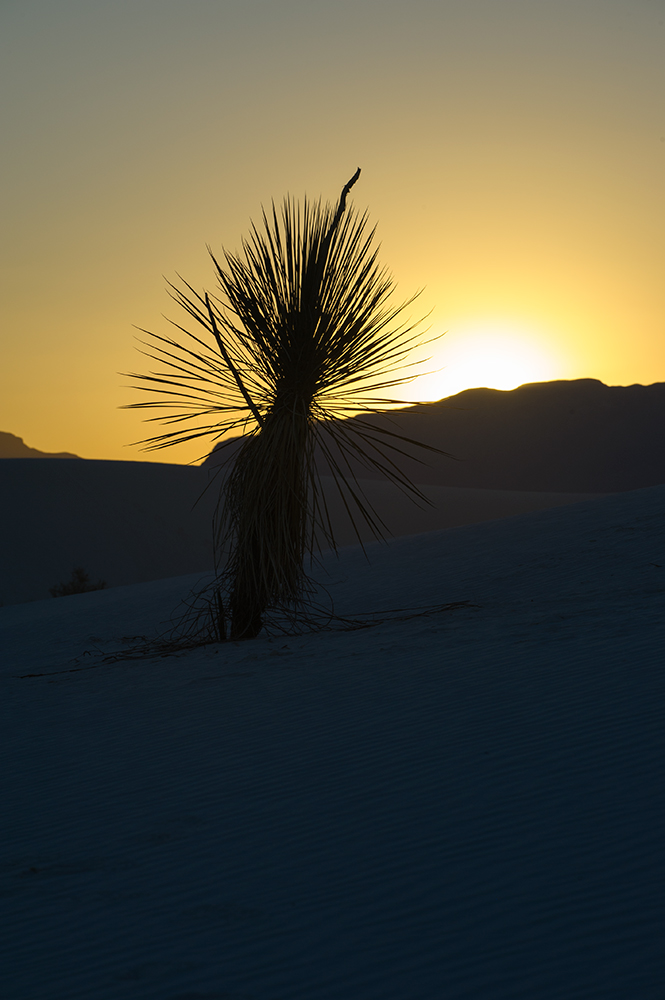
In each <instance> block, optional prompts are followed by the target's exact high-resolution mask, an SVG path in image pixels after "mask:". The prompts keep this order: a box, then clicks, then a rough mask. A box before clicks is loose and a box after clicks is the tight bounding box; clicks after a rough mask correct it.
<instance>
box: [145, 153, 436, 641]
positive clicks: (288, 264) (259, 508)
mask: <svg viewBox="0 0 665 1000" xmlns="http://www.w3.org/2000/svg"><path fill="white" fill-rule="evenodd" d="M359 175H360V170H359V169H358V170H357V171H356V173H355V174H354V176H353V177H352V178H351V180H350V181H349V182H348V183H347V184H346V185H345V187H344V188H343V190H342V193H341V196H340V199H339V202H338V203H337V205H336V206H334V207H331V206H330V205H327V204H326V205H322V204H321V202H316V203H314V204H312V203H310V202H308V201H307V200H305V202H304V203H303V205H302V207H300V206H299V205H298V204H297V203H295V202H293V201H292V200H291V199H289V198H287V199H286V200H285V201H284V204H283V207H282V210H281V213H278V211H277V209H276V207H275V205H274V203H273V205H272V211H271V213H270V214H269V215H268V214H266V213H265V212H264V213H263V219H262V223H263V224H262V226H261V227H260V228H259V227H256V226H252V229H251V233H250V236H249V238H248V239H247V240H244V241H243V242H242V249H241V252H240V253H239V254H232V253H228V252H226V251H224V252H223V255H222V257H221V259H220V258H219V257H216V256H215V255H214V253H213V252H212V250H210V248H209V252H210V256H211V258H212V262H213V264H214V268H215V272H216V278H217V285H218V287H217V290H216V294H212V293H208V292H205V291H204V292H202V293H199V292H197V291H196V290H195V289H194V288H193V287H192V286H191V285H190V284H188V283H187V282H186V281H184V280H183V279H179V280H180V284H179V285H177V286H176V285H173V284H170V285H169V287H170V294H171V296H172V298H173V299H174V300H175V301H176V302H177V303H178V304H179V305H180V306H181V307H182V308H183V309H184V311H185V312H186V313H187V314H188V315H189V317H190V319H191V320H194V321H195V323H196V324H198V326H197V327H195V328H194V329H198V333H193V332H192V331H191V330H190V329H188V328H186V327H185V326H181V325H180V324H177V323H174V324H173V325H174V326H175V327H176V329H177V330H178V331H179V334H178V335H177V336H176V337H164V336H159V335H157V334H154V333H150V331H142V332H144V333H147V334H148V335H149V337H150V340H149V341H148V342H145V341H144V342H143V343H144V345H145V346H146V347H147V348H148V350H147V351H144V352H143V353H145V354H146V355H147V356H148V357H150V358H152V359H153V360H156V361H158V362H160V363H161V367H160V369H159V370H158V371H151V372H149V373H148V374H144V375H142V374H134V375H133V376H132V377H134V378H136V379H138V380H139V382H138V386H137V387H138V388H141V389H144V390H146V391H152V392H153V394H155V398H152V399H150V400H149V401H146V402H139V403H133V404H130V406H132V407H139V408H145V407H149V408H154V409H158V410H160V413H159V414H158V415H157V416H155V417H152V418H150V419H152V420H157V421H161V422H162V423H163V424H166V425H168V426H170V427H171V428H175V429H171V430H168V431H166V432H164V433H160V434H159V435H157V436H155V437H150V438H147V439H146V440H145V441H143V442H141V443H142V444H143V445H144V446H145V448H146V449H147V450H155V449H160V448H166V447H169V446H171V445H174V444H178V443H182V442H184V441H190V440H192V439H194V438H199V437H210V438H212V439H213V440H214V441H222V439H224V440H223V441H222V447H224V445H225V443H228V442H229V435H232V434H233V432H234V431H235V432H236V435H237V434H238V432H241V433H242V435H243V437H242V440H241V444H240V447H239V448H237V450H236V451H235V454H234V457H233V461H232V464H231V463H230V464H231V468H230V470H229V471H228V474H227V475H226V477H225V479H224V481H223V485H222V488H221V492H220V499H219V502H218V505H217V511H216V515H215V522H214V538H215V562H216V575H217V600H216V606H217V615H218V634H219V635H220V637H224V636H225V635H226V626H225V621H226V619H227V618H228V617H230V622H231V630H230V638H231V639H242V638H250V637H253V636H255V635H257V633H258V632H259V630H260V629H261V626H262V620H263V616H264V614H265V612H266V609H268V608H269V607H274V606H279V605H287V604H289V603H292V602H296V601H298V599H299V598H300V597H301V596H302V593H303V588H304V585H305V581H306V573H305V561H306V557H307V555H310V556H313V555H314V553H315V551H316V549H317V548H320V547H321V546H332V547H333V548H334V547H335V538H334V532H333V529H332V525H331V521H330V517H329V514H328V509H327V506H326V499H325V496H324V494H323V490H322V487H321V481H320V475H321V474H331V475H332V477H333V479H334V482H335V484H336V486H337V489H338V490H339V491H340V493H341V495H342V498H343V500H344V505H345V507H346V510H347V511H348V513H349V516H350V517H351V519H352V521H353V524H354V527H355V529H356V532H357V534H358V538H359V540H360V532H359V520H358V519H360V521H364V522H365V523H366V524H368V525H369V527H370V529H371V531H372V532H373V534H374V536H375V537H377V538H381V537H383V535H384V529H385V526H384V525H383V524H382V522H380V520H379V518H378V517H377V516H376V514H375V512H374V511H373V509H372V508H371V505H370V504H368V502H367V501H366V499H365V498H364V495H363V493H362V490H361V488H360V486H359V483H358V479H357V476H356V472H355V471H354V469H355V468H357V463H358V462H360V464H361V466H364V467H366V468H373V469H377V470H379V471H380V472H381V473H383V474H384V475H385V476H387V478H388V479H390V480H391V481H392V482H394V483H396V484H397V485H399V486H400V487H401V488H402V489H404V490H406V491H407V492H408V493H409V494H410V495H411V496H412V497H413V498H414V499H415V500H420V501H424V502H427V500H426V498H425V497H424V496H423V494H422V493H421V492H420V490H419V489H418V488H417V487H416V486H414V485H413V483H411V482H410V481H409V480H408V479H407V477H406V476H405V475H403V473H402V472H401V471H400V469H399V465H398V459H399V454H400V453H404V450H405V447H406V446H407V445H414V444H418V442H415V441H412V440H411V439H408V438H406V437H403V436H402V435H400V434H397V433H394V432H391V431H388V430H385V429H380V428H378V427H376V426H373V425H372V424H371V423H370V422H368V421H366V420H363V419H362V418H359V417H358V416H357V415H358V414H362V413H371V412H375V411H377V410H380V409H386V408H388V407H392V406H394V405H395V403H396V402H397V401H396V400H393V399H387V398H384V397H381V398H379V397H377V393H382V392H384V391H385V390H387V389H388V388H390V387H393V386H395V385H397V384H400V383H403V382H405V381H409V379H410V377H413V376H408V375H407V376H405V375H404V374H398V373H399V372H403V369H404V365H405V364H406V362H407V355H408V354H409V353H410V351H411V350H412V349H413V347H414V342H415V341H417V340H418V339H419V338H418V337H417V336H416V334H415V333H414V332H413V331H414V327H413V326H409V325H408V324H405V323H399V322H398V323H397V324H396V321H397V320H398V317H400V316H401V315H402V313H403V310H404V308H405V306H406V305H408V304H409V303H404V304H402V305H397V306H396V305H394V304H392V299H391V296H392V293H393V281H392V279H391V277H390V276H389V274H388V273H387V272H386V271H385V270H384V269H382V268H381V267H380V266H379V264H378V261H377V252H378V251H377V248H376V245H375V230H374V229H370V228H369V225H368V217H367V213H364V214H362V215H359V214H358V213H356V212H355V211H354V210H353V209H347V204H346V203H347V197H348V194H349V191H350V190H351V188H352V187H353V185H354V184H355V183H356V181H357V180H358V177H359ZM411 301H412V300H411ZM180 335H184V338H185V339H184V340H183V339H182V336H180ZM165 411H166V412H165ZM354 414H355V415H356V418H355V419H354V420H347V419H345V418H347V417H349V416H353V415H354ZM421 447H429V446H426V445H422V446H421ZM430 450H435V451H436V450H437V449H430ZM229 613H230V614H229Z"/></svg>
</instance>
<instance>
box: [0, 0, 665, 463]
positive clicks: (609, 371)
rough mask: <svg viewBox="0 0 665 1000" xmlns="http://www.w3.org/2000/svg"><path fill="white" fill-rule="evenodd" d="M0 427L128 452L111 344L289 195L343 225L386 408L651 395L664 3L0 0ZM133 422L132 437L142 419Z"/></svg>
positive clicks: (122, 388)
mask: <svg viewBox="0 0 665 1000" xmlns="http://www.w3.org/2000/svg"><path fill="white" fill-rule="evenodd" d="M0 84H1V87H2V93H3V95H4V101H3V103H2V107H1V108H0V127H1V128H2V137H3V150H4V151H3V157H2V162H1V163H0V191H1V195H0V198H1V200H2V235H1V236H0V254H1V255H2V260H1V266H0V282H1V294H0V338H1V349H2V354H1V357H2V363H1V364H0V430H4V431H9V432H10V433H13V434H17V435H19V436H20V437H23V438H24V440H25V441H26V442H27V443H28V444H30V445H31V446H32V447H36V448H39V449H41V450H44V451H63V450H64V451H70V452H75V453H76V454H79V455H81V456H82V457H85V458H98V459H123V460H142V461H145V460H152V461H154V460H157V461H169V462H189V461H193V460H195V459H197V458H198V457H199V456H200V455H201V453H202V449H201V445H200V444H191V445H184V446H181V447H180V448H176V449H170V450H168V451H163V452H158V453H150V454H145V453H143V452H141V451H140V449H139V448H137V447H135V446H133V445H132V442H136V441H138V440H140V439H141V438H143V437H146V436H147V435H148V434H149V433H150V432H151V425H148V426H146V425H145V424H143V423H142V416H145V414H142V411H133V410H125V409H121V407H122V405H123V404H126V403H130V402H136V401H138V400H139V394H138V393H136V392H135V391H133V390H132V389H131V388H129V382H130V380H129V379H127V378H123V377H122V376H121V375H120V374H119V373H120V372H127V371H144V370H146V368H147V361H146V360H145V359H144V358H142V357H141V355H140V354H138V353H137V342H136V339H135V338H136V337H137V336H138V332H137V330H136V327H143V328H147V329H150V330H153V331H154V332H156V333H163V334H165V333H168V332H169V330H170V329H171V328H170V327H169V325H168V323H167V319H166V318H165V317H168V318H172V319H180V317H179V316H178V310H177V308H176V307H175V305H174V304H173V303H172V302H171V301H170V300H169V298H168V295H167V293H166V282H167V280H173V279H175V277H176V274H181V275H183V276H184V277H185V278H186V279H187V280H188V281H189V282H190V283H191V284H193V285H194V286H195V287H197V288H202V289H203V288H209V289H211V288H213V287H214V278H213V273H212V268H211V265H210V261H209V258H208V255H207V250H206V246H207V245H208V244H209V245H210V246H211V247H212V248H213V250H216V251H219V250H221V248H222V247H224V248H226V249H228V250H231V251H233V250H236V249H238V247H239V245H240V241H241V239H242V237H243V235H245V234H246V233H247V232H248V229H249V225H250V222H251V221H253V220H258V218H259V217H260V212H261V207H262V206H263V205H269V204H270V201H271V199H274V200H276V201H277V202H279V201H281V199H282V198H283V197H284V196H285V195H286V194H287V193H288V194H290V195H292V196H293V197H296V198H302V197H303V195H305V194H306V195H307V196H309V197H312V198H318V197H322V198H323V199H324V200H329V201H335V200H336V199H337V198H338V196H339V192H340V190H341V187H342V186H343V184H344V183H345V182H346V181H347V180H348V179H349V178H350V177H351V175H352V174H353V173H354V171H355V169H356V167H358V166H360V167H361V168H362V174H361V177H360V180H359V181H358V183H357V184H356V186H355V188H354V190H353V201H354V204H355V206H356V207H357V208H359V209H362V210H364V209H367V210H368V211H369V214H370V218H371V220H372V221H373V222H375V223H376V224H377V236H378V239H379V240H380V242H381V262H382V263H383V264H385V265H386V266H387V267H388V268H389V270H390V271H391V273H392V274H393V276H394V279H395V283H396V288H397V295H398V297H399V298H401V299H408V298H409V297H410V296H411V295H412V294H413V293H414V292H416V291H419V290H421V294H420V296H419V298H418V300H417V302H416V303H415V304H414V306H413V307H412V310H413V312H412V315H413V318H414V319H417V318H418V317H419V316H424V315H427V317H428V318H427V320H426V322H425V324H424V326H423V330H427V331H428V333H427V336H429V337H432V336H434V337H438V335H439V334H445V335H444V336H442V337H441V338H440V339H438V340H437V341H436V342H435V343H434V344H431V345H429V348H428V351H426V352H424V353H423V352H421V354H420V355H417V357H416V358H415V359H416V360H418V359H420V358H421V357H422V358H427V357H429V358H430V360H428V361H425V362H424V363H423V365H422V369H418V370H422V371H423V372H425V373H430V374H424V375H423V376H422V377H421V378H419V379H416V380H415V381H413V382H412V383H410V384H409V385H407V386H405V387H404V388H403V390H402V391H401V395H402V397H403V398H404V399H405V400H409V401H416V400H428V399H439V398H442V397H444V396H447V395H450V394H452V393H455V392H458V391H460V390H461V389H464V388H467V387H471V386H475V385H490V386H494V387H496V388H504V389H508V388H513V387H514V386H516V385H519V384H521V383H524V382H532V381H544V380H549V379H555V378H566V379H572V378H598V379H601V380H602V381H603V382H606V383H607V384H611V385H629V384H632V383H635V382H639V383H642V384H650V383H653V382H658V381H665V282H664V281H663V273H664V264H665V225H664V223H665V211H664V209H665V183H664V181H665V177H664V168H665V106H664V105H665V102H664V98H665V0H629V2H628V0H574V2H571V0H410V2H409V3H406V2H397V0H354V2H353V3H351V2H349V0H339V2H338V0H328V2H326V3H323V2H320V0H187V3H184V2H182V0H180V2H175V0H113V2H112V3H109V2H108V0H106V2H103V3H102V2H99V0H59V2H58V3H57V4H53V3H50V2H46V0H20V2H19V0H2V3H0ZM152 426H153V427H154V425H152Z"/></svg>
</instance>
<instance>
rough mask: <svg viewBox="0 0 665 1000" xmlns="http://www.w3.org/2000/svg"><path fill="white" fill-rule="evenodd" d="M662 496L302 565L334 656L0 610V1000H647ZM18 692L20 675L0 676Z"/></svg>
mask: <svg viewBox="0 0 665 1000" xmlns="http://www.w3.org/2000/svg"><path fill="white" fill-rule="evenodd" d="M664 502H665V487H662V486H661V487H653V488H650V489H646V490H640V491H637V492H633V493H622V494H617V495H614V496H609V497H605V498H603V499H599V500H593V501H590V502H586V503H581V504H575V505H572V506H566V507H560V508H558V509H552V510H545V511H540V512H536V513H530V514H524V515H521V516H518V517H513V518H507V519H505V520H500V521H492V522H488V523H484V524H475V525H470V526H466V527H458V528H454V529H452V530H448V531H440V532H434V533H429V534H420V535H415V536H411V537H402V538H398V539H396V540H394V541H392V542H390V543H389V544H388V545H383V546H381V545H376V546H373V547H371V548H370V551H369V554H370V556H371V560H370V562H369V563H368V562H367V560H366V559H365V558H364V557H363V555H362V552H361V551H360V550H359V548H357V547H350V548H348V549H345V550H343V551H342V553H341V556H340V558H339V560H335V559H334V558H332V557H327V559H326V566H325V571H324V570H323V569H322V570H321V581H322V583H324V584H325V586H326V587H327V588H328V590H329V592H330V594H331V596H332V598H333V599H334V601H335V606H336V608H337V610H338V611H339V612H340V613H342V614H346V615H358V614H362V613H365V612H370V611H389V610H390V609H399V608H404V607H416V606H432V605H439V606H440V605H443V604H446V603H449V602H458V601H468V602H469V604H470V605H473V607H470V606H469V607H465V608H458V609H457V610H455V611H448V612H440V613H439V614H434V615H431V616H425V617H418V618H411V619H408V620H399V619H398V616H397V615H395V614H392V615H391V614H387V615H386V616H385V618H386V620H385V621H384V623H383V624H378V625H375V626H374V627H371V628H366V629H363V630H360V631H351V632H348V631H347V632H345V631H341V632H321V633H316V634H310V635H301V636H295V637H288V638H285V637H273V638H270V637H268V636H265V635H262V636H260V637H259V638H258V639H256V640H253V641H251V642H246V643H227V644H222V645H216V646H209V647H205V648H201V649H197V650H192V651H188V652H184V653H182V654H180V655H174V656H168V657H163V658H153V659H144V660H124V661H123V660H121V659H120V660H107V661H104V659H103V653H104V652H106V653H110V652H112V651H113V650H119V649H122V648H123V647H124V648H129V647H130V646H131V645H132V643H135V642H136V639H135V638H134V639H133V638H131V637H136V636H138V635H145V636H148V637H150V636H153V635H155V634H156V633H157V632H158V631H159V630H160V629H161V628H163V624H162V623H164V622H165V621H166V620H167V619H168V617H169V615H170V614H171V613H172V611H173V609H174V607H175V606H176V605H177V604H178V601H179V599H180V598H181V597H183V596H184V595H185V594H186V593H187V592H188V590H189V588H190V587H191V586H192V585H193V584H194V583H195V582H196V580H197V579H198V577H196V576H193V577H192V576H190V577H187V578H180V579H172V580H163V581H160V582H157V583H151V584H140V585H136V586H128V587H118V588H116V589H114V590H108V591H100V592H96V593H92V594H84V595H80V596H75V597H69V598H65V599H60V600H55V601H54V600H49V601H42V602H34V603H31V604H21V605H15V606H13V607H5V608H1V609H0V628H1V629H2V646H3V654H4V655H3V665H2V671H1V683H2V687H3V696H2V714H3V721H2V733H3V753H4V765H5V766H4V768H3V775H4V777H3V789H2V803H3V807H4V808H3V817H2V824H3V836H2V845H3V846H2V861H1V868H0V871H1V873H2V874H1V880H2V881H1V889H0V891H1V893H2V899H3V912H4V921H3V933H2V938H1V943H0V949H1V950H2V952H3V955H2V962H1V963H0V967H1V968H2V972H1V973H0V996H2V997H3V1000H77V998H80V1000H84V998H85V1000H89V998H93V997H94V998H95V1000H121V998H125V997H126V998H131V1000H143V998H146V1000H147V998H154V1000H194V998H197V1000H203V998H205V1000H221V998H226V1000H240V998H245V1000H246V998H255V1000H339V998H342V997H343V998H349V1000H439V998H444V997H445V998H446V1000H469V998H472V1000H476V998H478V1000H486V998H492V1000H518V998H524V1000H533V998H538V1000H561V998H563V997H565V998H574V1000H580V998H602V1000H627V998H631V1000H632V998H639V1000H660V998H661V997H662V995H663V981H664V974H665V961H664V958H665V956H664V954H663V917H662V899H663V887H664V885H665V879H664V876H665V860H664V856H663V851H662V844H663V836H664V834H665V829H664V827H665V823H664V820H665V811H664V809H663V769H662V761H663V752H664V750H665V745H664V744H665V730H664V727H663V724H662V720H663V718H664V717H665V675H664V672H663V669H662V666H663V656H662V651H663V648H665V625H664V622H663V597H664V594H665V584H664V583H663V574H664V573H665V530H664V520H665V518H664V514H663V510H664ZM27 675H32V676H27Z"/></svg>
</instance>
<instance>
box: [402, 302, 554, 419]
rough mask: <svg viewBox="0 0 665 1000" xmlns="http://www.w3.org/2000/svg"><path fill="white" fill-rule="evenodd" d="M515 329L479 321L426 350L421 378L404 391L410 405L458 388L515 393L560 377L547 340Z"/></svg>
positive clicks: (448, 394)
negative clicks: (522, 387) (427, 356)
mask: <svg viewBox="0 0 665 1000" xmlns="http://www.w3.org/2000/svg"><path fill="white" fill-rule="evenodd" d="M539 332H540V331H537V330H533V331H529V330H527V329H526V328H524V327H523V326H521V325H520V324H516V323H510V322H500V321H498V322H492V321H481V322H475V323H470V324H465V325H460V326H459V327H456V328H455V329H453V330H451V331H450V332H448V333H447V334H445V336H444V337H442V338H441V340H440V341H437V342H435V344H433V345H430V348H431V349H432V348H433V350H432V353H431V356H430V361H429V362H425V363H424V364H423V371H424V372H426V373H427V374H424V375H422V376H420V377H418V378H416V379H414V381H413V382H411V383H410V384H409V385H407V386H405V387H404V391H403V392H402V395H403V396H404V398H405V399H409V400H410V401H414V402H415V401H428V400H436V399H442V398H443V397H445V396H452V395H454V394H455V393H458V392H461V391H462V390H463V389H470V388H475V387H477V386H484V387H486V388H489V389H515V388H516V387H517V386H518V385H524V383H525V382H546V381H549V380H551V379H556V378H563V377H565V376H564V375H563V374H562V362H561V360H560V359H559V358H558V357H557V356H556V354H555V352H553V351H552V349H551V339H550V338H547V337H546V336H545V335H544V334H543V335H542V337H539V336H538V334H539Z"/></svg>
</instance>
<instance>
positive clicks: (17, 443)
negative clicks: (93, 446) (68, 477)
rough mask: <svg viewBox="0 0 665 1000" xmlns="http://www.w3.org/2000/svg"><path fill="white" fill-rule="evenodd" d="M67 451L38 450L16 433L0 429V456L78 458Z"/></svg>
mask: <svg viewBox="0 0 665 1000" xmlns="http://www.w3.org/2000/svg"><path fill="white" fill-rule="evenodd" d="M78 457H79V456H78V455H73V454H71V453H70V452H68V451H58V452H50V451H39V449H38V448H30V447H29V445H27V444H26V443H25V442H24V440H23V438H20V437H17V436H16V434H9V433H8V432H7V431H0V458H78Z"/></svg>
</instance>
